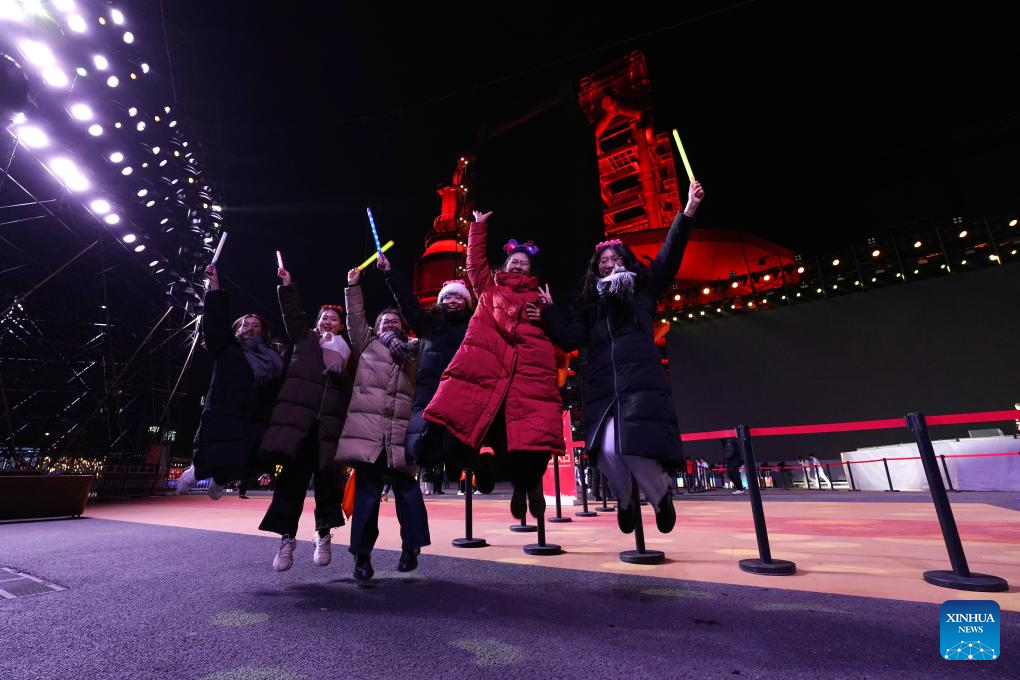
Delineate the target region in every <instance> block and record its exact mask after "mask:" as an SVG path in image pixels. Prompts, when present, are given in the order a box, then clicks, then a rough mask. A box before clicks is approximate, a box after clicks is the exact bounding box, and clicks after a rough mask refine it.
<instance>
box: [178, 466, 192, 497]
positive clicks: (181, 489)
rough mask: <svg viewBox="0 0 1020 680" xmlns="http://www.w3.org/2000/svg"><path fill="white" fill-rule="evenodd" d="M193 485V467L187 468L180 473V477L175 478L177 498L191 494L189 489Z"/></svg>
mask: <svg viewBox="0 0 1020 680" xmlns="http://www.w3.org/2000/svg"><path fill="white" fill-rule="evenodd" d="M194 485H195V466H194V465H192V466H191V467H189V468H187V469H186V470H185V471H184V472H182V473H181V476H180V477H178V478H177V484H176V493H177V495H178V496H184V495H186V494H188V493H191V487H193V486H194Z"/></svg>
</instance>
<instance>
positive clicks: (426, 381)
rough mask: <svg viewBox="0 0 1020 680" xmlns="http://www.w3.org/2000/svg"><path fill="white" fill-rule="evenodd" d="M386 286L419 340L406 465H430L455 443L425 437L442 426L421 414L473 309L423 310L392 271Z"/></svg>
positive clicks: (406, 442)
mask: <svg viewBox="0 0 1020 680" xmlns="http://www.w3.org/2000/svg"><path fill="white" fill-rule="evenodd" d="M386 285H388V286H389V287H390V292H391V293H393V299H395V300H396V301H397V306H398V307H399V308H400V313H401V314H403V315H404V318H405V319H407V322H408V324H410V326H411V330H413V331H414V334H415V335H417V336H418V338H419V339H420V341H421V354H420V356H419V359H418V375H417V379H416V383H415V388H414V399H413V400H412V401H411V419H410V421H409V422H408V424H407V435H406V436H405V438H404V454H405V455H406V457H407V462H408V463H415V464H424V465H432V464H434V463H437V462H438V461H439V460H440V459H441V458H442V455H443V453H444V449H449V448H451V447H456V440H453V438H452V437H450V436H442V435H445V432H443V433H438V434H440V435H441V436H426V433H428V432H429V431H430V430H437V429H441V426H440V425H436V424H435V423H429V422H428V421H426V420H425V419H424V418H423V417H422V413H423V412H424V411H425V407H426V406H428V405H429V402H430V401H432V397H433V396H434V395H435V393H436V390H437V389H439V379H440V378H441V377H442V376H443V371H445V370H446V367H447V366H449V365H450V361H451V360H452V359H453V355H454V354H456V353H457V349H458V348H459V347H460V344H461V343H462V342H463V341H464V334H465V333H467V327H468V322H469V321H470V320H471V314H472V311H473V310H472V309H471V308H470V307H468V308H465V309H463V310H461V311H459V312H450V311H447V310H446V309H444V308H443V307H441V306H439V305H436V306H435V307H433V308H432V309H429V310H424V309H422V306H421V304H420V303H419V302H418V298H417V297H415V295H414V291H412V290H411V288H410V286H408V284H407V282H406V281H405V280H404V278H403V277H402V276H400V275H399V274H396V273H394V272H388V273H387V274H386ZM451 440H452V441H451ZM458 448H459V447H458Z"/></svg>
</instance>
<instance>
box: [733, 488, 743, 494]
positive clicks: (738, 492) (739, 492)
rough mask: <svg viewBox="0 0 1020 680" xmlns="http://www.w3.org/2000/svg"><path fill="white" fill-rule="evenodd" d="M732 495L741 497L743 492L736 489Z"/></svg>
mask: <svg viewBox="0 0 1020 680" xmlns="http://www.w3.org/2000/svg"><path fill="white" fill-rule="evenodd" d="M733 495H734V496H743V495H744V490H743V489H737V490H736V491H734V492H733Z"/></svg>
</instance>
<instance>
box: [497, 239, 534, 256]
mask: <svg viewBox="0 0 1020 680" xmlns="http://www.w3.org/2000/svg"><path fill="white" fill-rule="evenodd" d="M503 252H505V253H506V254H507V255H513V254H514V253H521V252H523V253H527V254H528V255H530V256H532V257H534V256H535V255H537V254H538V246H536V245H535V242H534V241H528V242H527V243H518V242H517V241H515V240H514V239H510V240H509V241H507V242H506V245H505V246H503Z"/></svg>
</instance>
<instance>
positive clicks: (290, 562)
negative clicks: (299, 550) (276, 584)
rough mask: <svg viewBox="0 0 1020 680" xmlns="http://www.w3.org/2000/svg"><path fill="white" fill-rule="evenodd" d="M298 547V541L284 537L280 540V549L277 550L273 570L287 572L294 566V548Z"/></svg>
mask: <svg viewBox="0 0 1020 680" xmlns="http://www.w3.org/2000/svg"><path fill="white" fill-rule="evenodd" d="M296 547H297V541H295V540H294V539H293V538H291V537H290V536H287V535H284V536H283V538H281V539H280V547H279V548H277V549H276V557H274V558H273V569H275V570H276V571H287V570H288V569H290V568H291V567H292V566H294V548H296Z"/></svg>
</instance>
